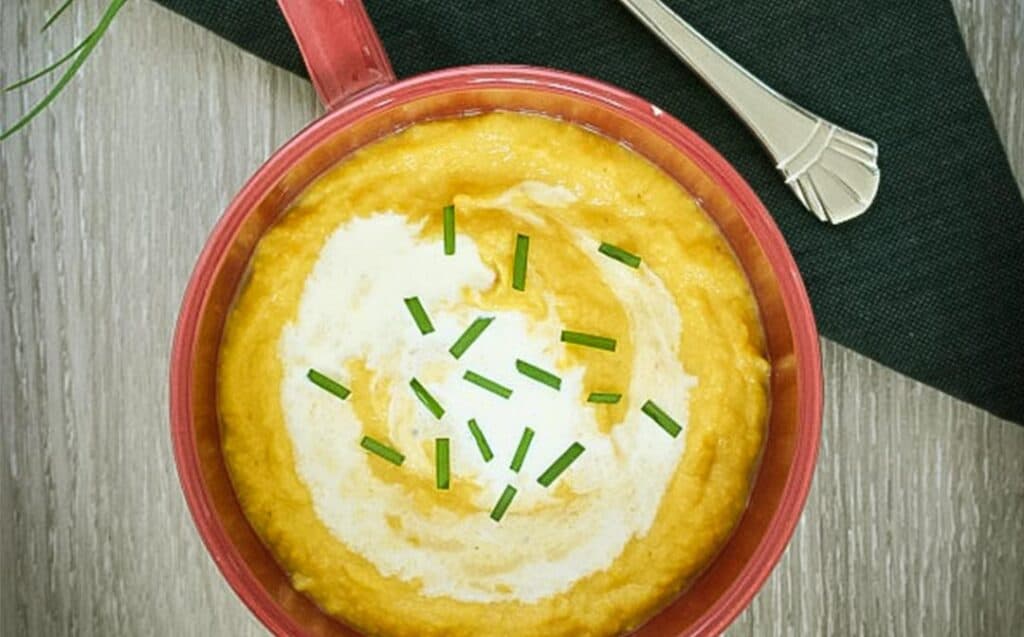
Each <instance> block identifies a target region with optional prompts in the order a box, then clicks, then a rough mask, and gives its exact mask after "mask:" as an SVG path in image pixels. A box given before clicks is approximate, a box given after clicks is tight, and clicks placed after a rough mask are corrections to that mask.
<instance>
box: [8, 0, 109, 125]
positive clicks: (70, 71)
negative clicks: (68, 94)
mask: <svg viewBox="0 0 1024 637" xmlns="http://www.w3.org/2000/svg"><path fill="white" fill-rule="evenodd" d="M126 2H128V0H111V2H110V4H109V5H107V10H106V11H105V12H104V13H103V17H101V18H100V21H99V24H97V25H96V28H95V29H93V31H92V33H90V34H89V35H88V36H86V42H87V44H86V45H85V46H83V47H82V49H81V50H80V51H79V52H78V55H77V56H75V59H74V60H73V61H72V62H71V66H69V67H68V68H67V70H66V71H64V74H63V75H61V76H60V79H59V80H57V83H56V84H54V85H53V88H51V89H50V92H49V93H47V94H46V96H45V97H43V98H42V99H41V100H39V101H38V102H37V103H36V105H35V106H33V107H32V108H31V109H29V111H28V112H27V113H25V114H24V115H23V116H22V117H21V119H19V120H18V121H16V122H14V123H13V124H11V126H10V128H8V129H6V130H3V131H0V142H2V141H3V140H5V139H7V138H8V137H10V136H11V135H13V134H14V133H15V132H16V131H18V130H20V129H21V128H23V127H24V126H25V125H27V124H28V123H29V122H31V121H32V119H33V118H35V116H36V115H38V114H39V113H41V112H43V111H44V110H46V107H47V106H49V105H50V103H51V102H52V101H53V100H55V99H57V96H58V95H60V92H61V91H63V90H64V87H65V86H67V85H68V82H70V81H71V79H72V78H73V77H74V76H75V73H77V72H78V69H80V68H82V65H83V64H85V61H86V60H87V59H89V55H90V54H91V53H92V52H93V49H95V48H96V45H98V44H99V42H100V40H101V39H103V34H105V33H106V32H107V29H108V28H110V23H111V22H113V21H114V18H115V17H116V16H117V12H118V11H120V10H121V7H123V6H124V5H125V3H126Z"/></svg>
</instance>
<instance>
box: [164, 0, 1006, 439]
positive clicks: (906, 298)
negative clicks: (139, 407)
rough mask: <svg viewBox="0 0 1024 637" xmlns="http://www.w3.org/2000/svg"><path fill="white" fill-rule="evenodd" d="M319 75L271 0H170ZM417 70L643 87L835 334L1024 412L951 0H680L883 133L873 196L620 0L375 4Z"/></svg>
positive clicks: (985, 118)
mask: <svg viewBox="0 0 1024 637" xmlns="http://www.w3.org/2000/svg"><path fill="white" fill-rule="evenodd" d="M157 1H158V2H160V3H161V4H163V5H165V6H167V7H170V8H171V9H174V10H175V11H178V12H179V13H181V14H183V15H185V16H187V17H189V18H191V19H193V20H195V21H197V22H199V23H200V24H203V25H205V26H207V27H209V28H210V29H212V30H213V31H215V32H217V33H219V34H220V35H222V36H224V37H226V38H228V39H229V40H231V41H233V42H235V43H237V44H239V45H240V46H242V47H244V48H245V49H247V50H249V51H251V52H253V53H255V54H256V55H258V56H260V57H262V58H264V59H266V60H268V61H270V62H272V63H274V64H277V65H279V66H282V67H284V68H286V69H289V70H291V71H294V72H295V73H305V69H304V68H303V64H302V59H301V58H300V57H299V53H298V49H297V48H296V46H295V44H294V42H293V40H292V38H291V35H290V33H289V31H288V28H287V26H286V25H285V22H284V20H283V18H282V17H281V15H280V13H279V12H278V10H277V6H276V3H275V2H274V1H273V0H219V1H217V2H210V1H209V0H157ZM366 4H367V10H368V11H369V13H370V16H371V17H372V18H373V20H374V22H375V24H376V26H377V30H378V32H379V33H380V36H381V38H382V39H383V41H384V45H385V47H386V48H387V51H388V53H389V54H390V56H391V60H392V63H393V65H394V68H395V71H396V73H397V74H398V75H399V77H408V76H411V75H415V74H417V73H422V72H424V71H429V70H432V69H439V68H443V67H448V66H457V65H462V64H476V63H487V62H519V63H527V64H536V65H542V66H550V67H555V68H559V69H566V70H570V71H575V72H577V73H582V74H585V75H590V76H592V77H596V78H599V79H602V80H605V81H607V82H610V83H612V84H616V85H618V86H621V87H624V88H626V89H628V90H630V91H633V92H636V93H638V94H640V95H642V96H643V97H645V98H647V99H648V100H650V101H652V102H654V103H655V104H658V105H659V106H661V107H662V108H664V109H665V110H667V111H668V112H670V113H672V114H673V115H675V116H676V117H678V118H679V119H680V120H682V121H683V122H684V123H686V124H688V125H689V126H690V127H692V128H693V129H694V130H696V131H697V132H698V133H699V134H700V135H702V136H703V137H704V138H705V139H707V140H708V141H709V142H710V143H711V144H713V145H714V146H715V147H716V148H718V150H719V151H720V152H721V153H722V154H723V155H724V156H725V157H726V159H728V160H729V161H730V162H732V163H733V164H734V165H735V166H736V167H737V168H738V169H739V171H740V172H741V173H742V174H743V175H744V177H746V179H747V180H748V181H749V182H750V183H751V185H752V186H753V187H754V190H755V191H757V193H758V195H759V196H760V197H761V199H762V200H763V201H764V202H765V204H766V205H767V206H768V208H769V210H771V212H772V214H773V215H774V217H775V219H776V221H777V222H778V224H779V226H781V228H782V231H783V233H784V234H785V235H786V239H787V240H788V241H789V245H790V247H791V248H792V250H793V253H794V254H795V255H796V259H797V261H798V263H799V265H800V270H801V272H802V273H803V276H804V280H805V281H806V282H807V287H808V288H809V290H810V295H811V299H812V301H813V304H814V310H815V313H816V315H817V318H818V322H819V326H820V328H821V331H822V333H823V334H825V335H826V336H828V337H829V338H832V339H834V340H836V341H838V342H840V343H843V344H844V345H848V346H850V347H852V348H853V349H855V350H857V351H859V352H861V353H863V354H866V355H867V356H870V357H871V358H874V359H876V360H878V361H880V362H882V363H884V364H885V365H888V366H889V367H892V368H894V369H897V370H899V371H901V372H903V373H905V374H908V375H910V376H912V377H914V378H916V379H919V380H921V381H923V382H925V383H927V384H929V385H933V386H935V387H938V388H939V389H942V390H944V391H946V392H949V393H950V394H953V395H954V396H957V397H959V398H962V399H964V400H967V401H970V402H972V403H974V404H976V405H979V406H981V407H983V408H985V409H988V410H989V411H991V412H992V413H994V414H996V415H998V416H1002V417H1004V418H1008V419H1010V420H1014V421H1017V422H1020V423H1024V203H1022V201H1021V194H1020V190H1019V188H1018V186H1017V185H1016V183H1015V182H1014V179H1013V176H1012V175H1011V173H1010V170H1009V166H1008V164H1007V161H1006V156H1005V154H1004V152H1003V149H1002V147H1001V145H1000V142H999V139H998V137H997V136H996V132H995V130H994V128H993V125H992V120H991V116H990V115H989V112H988V108H987V106H986V104H985V101H984V99H983V98H982V94H981V91H980V90H979V88H978V84H977V81H976V80H975V77H974V74H973V71H972V69H971V66H970V63H969V61H968V59H967V56H966V53H965V51H964V45H963V42H962V40H961V37H960V33H959V31H958V29H957V25H956V21H955V17H954V15H953V12H952V8H951V7H950V5H949V3H948V1H947V0H779V1H777V2H765V1H764V0H729V1H726V0H675V1H671V2H670V3H669V4H671V5H672V7H673V8H674V9H675V10H676V11H677V12H679V14H680V15H682V16H683V17H684V18H686V19H688V20H690V21H691V22H692V23H693V24H694V25H695V26H696V27H697V28H698V29H700V30H701V31H702V32H703V33H704V34H705V35H707V36H708V37H709V38H710V39H711V40H712V41H714V42H716V43H717V44H718V45H719V46H721V47H722V48H723V49H724V50H725V51H727V52H728V53H729V54H730V55H732V56H733V57H734V58H735V59H736V60H738V61H739V62H740V63H741V64H743V65H745V66H746V67H747V68H748V69H750V70H751V71H752V72H753V73H754V74H755V75H757V76H759V77H761V78H762V79H764V80H765V81H766V82H767V83H768V84H770V85H771V86H773V87H775V88H776V89H777V90H779V91H781V92H782V93H784V94H786V95H788V96H790V97H791V98H793V99H794V100H795V101H796V102H797V103H799V104H802V105H805V106H806V107H807V108H809V109H811V110H812V111H815V112H817V113H819V114H821V115H823V116H824V117H826V118H828V119H831V120H833V121H835V122H836V123H838V124H840V125H842V126H845V127H847V128H850V129H851V130H854V131H856V132H859V133H862V134H864V135H866V136H868V137H871V138H873V139H875V140H876V141H878V143H879V147H880V159H879V163H880V166H881V171H882V185H881V189H880V192H879V195H878V199H877V200H876V202H875V205H874V207H873V208H872V209H871V210H869V211H868V213H867V214H865V215H864V216H863V217H861V218H859V219H856V220H854V221H850V222H847V223H845V224H843V225H840V226H829V225H825V224H822V223H820V222H818V221H817V220H816V219H814V218H813V217H812V216H811V214H810V213H808V212H807V211H805V210H804V209H803V208H802V207H801V206H800V204H799V203H798V202H797V200H796V199H795V198H794V196H793V195H792V194H791V193H790V191H789V190H788V188H787V187H786V186H785V185H784V184H783V183H782V180H781V179H780V177H779V174H778V173H777V172H776V170H775V168H774V167H773V166H772V162H771V161H770V160H769V159H768V157H767V155H765V154H764V153H763V152H762V150H761V148H760V147H759V146H758V144H757V142H756V141H755V139H754V137H753V136H752V135H751V134H750V133H749V132H748V131H747V130H746V129H745V128H744V127H743V125H742V124H740V122H739V121H738V120H737V119H736V118H735V117H734V116H733V115H732V114H731V112H730V111H729V110H728V108H726V107H725V105H724V104H723V103H722V102H721V101H719V99H718V98H717V97H715V96H714V95H713V94H712V93H711V92H710V91H709V90H708V89H707V88H705V87H704V85H703V84H701V82H700V81H699V80H698V79H697V78H696V77H695V76H694V75H693V74H692V73H691V72H690V71H689V70H687V69H686V67H685V66H683V64H682V63H681V62H679V61H678V60H676V59H675V58H674V57H672V55H671V54H670V53H669V52H668V50H667V49H666V48H665V47H664V46H662V45H661V44H660V43H659V42H658V41H657V40H656V39H655V38H654V37H653V36H652V35H651V34H649V33H648V32H647V31H646V30H645V29H644V28H643V27H642V26H641V25H640V24H639V23H638V22H637V21H636V20H635V19H634V18H633V17H632V16H630V15H629V14H628V13H627V12H626V11H625V10H624V9H622V8H621V7H620V6H619V4H618V3H617V2H616V1H615V0H571V1H569V0H566V1H556V0H517V1H514V2H513V1H509V2H498V1H495V0H446V1H444V2H439V1H437V0H367V2H366Z"/></svg>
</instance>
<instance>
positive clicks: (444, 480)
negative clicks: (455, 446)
mask: <svg viewBox="0 0 1024 637" xmlns="http://www.w3.org/2000/svg"><path fill="white" fill-rule="evenodd" d="M450 452H451V446H450V444H449V440H448V439H447V438H435V439H434V468H435V472H434V473H435V476H436V477H437V480H436V482H437V488H438V489H448V488H449V487H450V486H451V459H450V457H449V456H450Z"/></svg>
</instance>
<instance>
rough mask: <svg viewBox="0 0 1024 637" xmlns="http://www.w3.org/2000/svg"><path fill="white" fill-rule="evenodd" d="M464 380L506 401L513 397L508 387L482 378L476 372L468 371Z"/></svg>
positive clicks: (464, 375) (484, 377) (463, 376)
mask: <svg viewBox="0 0 1024 637" xmlns="http://www.w3.org/2000/svg"><path fill="white" fill-rule="evenodd" d="M462 378H463V379H464V380H468V381H469V382H471V383H473V384H474V385H476V386H477V387H483V388H484V389H486V390H487V391H489V392H491V393H492V394H497V395H499V396H501V397H502V398H505V399H506V400H507V399H508V397H509V396H511V395H512V390H511V389H509V388H508V387H505V386H504V385H502V384H501V383H496V382H494V381H493V380H491V379H490V378H487V377H486V376H481V375H480V374H477V373H476V372H474V371H471V370H467V371H466V373H465V374H463V375H462Z"/></svg>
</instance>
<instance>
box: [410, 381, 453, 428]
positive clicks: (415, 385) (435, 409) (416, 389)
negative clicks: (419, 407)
mask: <svg viewBox="0 0 1024 637" xmlns="http://www.w3.org/2000/svg"><path fill="white" fill-rule="evenodd" d="M409 387H412V391H413V393H415V394H416V398H419V399H420V402H421V403H423V406H424V407H426V408H427V409H428V410H429V411H430V413H432V414H434V418H437V419H438V420H441V416H443V415H444V407H442V406H441V403H439V402H437V400H436V399H435V398H434V397H433V396H431V395H430V392H428V391H427V388H426V387H424V386H423V385H422V383H420V381H418V380H416V379H415V378H413V379H412V380H410V381H409Z"/></svg>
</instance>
